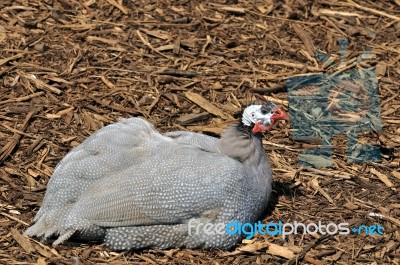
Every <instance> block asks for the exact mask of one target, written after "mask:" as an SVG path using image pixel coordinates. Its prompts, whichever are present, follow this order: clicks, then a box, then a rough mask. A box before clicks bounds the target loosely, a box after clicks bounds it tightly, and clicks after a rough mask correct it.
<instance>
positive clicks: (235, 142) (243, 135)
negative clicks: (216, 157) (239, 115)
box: [219, 123, 267, 171]
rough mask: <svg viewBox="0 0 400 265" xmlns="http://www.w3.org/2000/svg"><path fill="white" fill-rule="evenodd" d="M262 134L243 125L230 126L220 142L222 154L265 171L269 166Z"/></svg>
mask: <svg viewBox="0 0 400 265" xmlns="http://www.w3.org/2000/svg"><path fill="white" fill-rule="evenodd" d="M261 137H262V136H261V134H254V133H253V132H252V131H251V129H250V128H248V127H245V126H244V125H243V124H241V123H237V124H233V125H231V126H229V127H228V128H227V129H226V130H225V132H224V133H223V134H222V136H221V139H220V141H219V149H220V150H221V152H222V153H223V154H224V155H226V156H229V157H231V158H233V159H235V160H238V161H239V162H241V163H242V164H243V165H245V166H247V167H250V168H255V169H259V170H261V171H263V167H264V166H266V164H267V159H266V155H265V151H264V148H263V145H262V141H261Z"/></svg>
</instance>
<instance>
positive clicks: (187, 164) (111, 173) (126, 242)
mask: <svg viewBox="0 0 400 265" xmlns="http://www.w3.org/2000/svg"><path fill="white" fill-rule="evenodd" d="M260 107H261V106H260ZM257 110H258V111H261V108H258V109H257ZM263 113H264V112H263ZM264 114H265V113H264ZM268 115H270V114H267V116H265V115H264V116H265V117H267V118H268V117H269V116H268ZM270 193H271V169H270V166H269V164H268V161H267V158H266V155H265V152H264V149H263V147H262V142H261V135H260V134H256V135H255V134H253V133H251V128H250V129H249V128H246V126H244V125H243V124H242V123H239V124H235V125H232V126H230V127H229V128H228V129H227V130H226V131H225V133H224V134H223V135H222V137H221V139H218V138H214V137H210V136H206V135H201V134H196V133H191V132H181V131H179V132H169V133H165V134H164V135H162V134H160V133H158V132H157V131H156V130H155V129H154V127H153V126H152V125H151V124H150V123H148V122H147V121H145V120H142V119H139V118H130V119H127V120H124V121H121V122H118V123H115V124H111V125H109V126H106V127H104V128H102V129H101V130H99V131H98V132H96V133H95V134H94V135H92V136H90V137H89V138H88V139H86V140H85V141H84V142H83V143H82V144H81V145H79V146H78V147H76V148H75V149H73V150H72V151H71V152H70V153H68V154H67V155H66V156H65V157H64V159H63V160H62V161H61V162H60V163H59V165H58V166H57V167H56V169H55V171H54V174H53V176H52V177H51V179H50V181H49V183H48V188H47V191H46V194H45V197H44V200H43V203H42V206H41V208H40V210H39V211H38V213H37V215H36V216H35V218H34V220H33V221H34V222H35V223H34V225H33V226H31V227H30V228H28V230H27V231H26V232H25V234H26V235H29V236H39V237H43V238H48V237H50V236H51V235H53V234H55V235H57V236H58V238H57V240H56V241H55V242H54V244H59V243H62V242H63V241H65V240H67V239H68V238H70V237H71V236H72V235H74V236H77V237H79V238H81V239H84V240H104V242H105V243H106V245H108V246H109V247H110V248H112V249H115V250H123V249H140V248H150V247H151V248H170V247H182V246H184V247H188V248H200V247H201V248H219V249H228V248H231V247H232V246H234V245H235V244H236V243H237V242H238V241H239V240H240V238H241V237H242V236H241V235H238V234H236V235H228V234H227V233H224V234H221V235H218V234H214V235H207V234H204V233H199V234H191V235H189V234H188V222H189V221H190V220H194V221H195V222H201V223H203V224H204V223H213V224H217V223H225V224H226V223H228V222H231V221H239V222H242V223H245V222H254V221H256V220H257V218H259V217H260V214H261V213H262V211H263V210H264V209H265V208H266V206H267V203H268V197H269V195H270Z"/></svg>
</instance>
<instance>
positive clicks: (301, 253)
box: [286, 234, 332, 265]
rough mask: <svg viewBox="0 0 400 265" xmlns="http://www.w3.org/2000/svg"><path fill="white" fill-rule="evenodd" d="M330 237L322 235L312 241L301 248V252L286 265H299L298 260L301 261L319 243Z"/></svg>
mask: <svg viewBox="0 0 400 265" xmlns="http://www.w3.org/2000/svg"><path fill="white" fill-rule="evenodd" d="M331 236H332V235H328V234H326V235H323V236H321V237H320V238H318V239H316V240H314V241H313V242H311V243H310V244H308V245H307V246H306V247H305V248H303V250H302V251H301V252H300V253H299V254H297V255H296V257H295V258H294V259H291V260H289V261H288V262H287V263H286V265H295V264H299V260H301V259H303V258H304V257H305V255H306V254H307V253H308V252H309V251H310V250H311V249H312V248H313V247H315V246H316V245H318V244H319V243H321V242H322V241H325V240H326V239H328V238H330V237H331Z"/></svg>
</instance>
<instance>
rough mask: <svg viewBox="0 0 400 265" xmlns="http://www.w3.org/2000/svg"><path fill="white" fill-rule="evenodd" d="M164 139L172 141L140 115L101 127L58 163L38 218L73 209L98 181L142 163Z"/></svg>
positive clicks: (36, 218) (36, 217)
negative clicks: (150, 144) (82, 195)
mask: <svg viewBox="0 0 400 265" xmlns="http://www.w3.org/2000/svg"><path fill="white" fill-rule="evenodd" d="M160 141H172V140H171V139H170V138H168V137H165V136H162V135H161V134H160V133H158V132H157V131H156V130H155V129H154V127H153V126H152V125H151V124H150V123H148V122H147V121H145V120H142V119H139V118H131V119H126V120H123V121H120V122H118V123H114V124H111V125H108V126H106V127H104V128H102V129H100V130H99V131H97V132H96V133H95V134H93V135H91V136H90V137H89V138H87V139H86V140H85V141H84V142H82V144H80V145H79V146H78V147H76V148H74V149H73V150H71V151H70V152H69V153H68V154H67V155H66V156H65V157H64V158H63V159H62V160H61V161H60V163H59V164H58V165H57V167H56V168H55V171H54V173H53V175H52V177H51V178H50V180H49V183H48V184H47V190H46V194H45V198H44V200H43V203H42V206H41V208H40V210H39V212H38V213H37V215H36V216H35V219H34V221H37V220H38V219H40V218H41V217H42V216H43V215H44V214H47V215H50V214H51V212H57V211H58V212H60V211H61V212H65V211H66V209H65V208H70V206H71V205H73V204H74V203H75V201H76V200H77V198H78V197H79V196H80V195H81V194H82V192H84V191H85V190H86V189H88V188H89V187H90V186H91V185H92V184H93V183H94V182H96V181H98V180H102V179H107V178H109V177H110V176H112V175H113V174H114V173H115V172H121V171H123V170H124V169H126V168H127V167H129V165H131V164H140V163H141V161H143V159H144V157H145V156H146V153H147V152H148V148H147V145H148V144H149V143H153V144H156V143H157V142H160ZM130 150H134V151H133V152H130ZM128 152H129V154H128V155H127V153H128ZM54 215H55V216H57V215H58V214H54Z"/></svg>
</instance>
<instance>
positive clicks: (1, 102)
mask: <svg viewBox="0 0 400 265" xmlns="http://www.w3.org/2000/svg"><path fill="white" fill-rule="evenodd" d="M43 94H44V92H43V91H40V92H36V93H33V94H30V95H28V96H23V97H19V98H12V99H7V100H4V101H0V105H2V104H6V103H14V102H22V101H26V100H30V99H32V98H35V97H40V96H42V95H43Z"/></svg>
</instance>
